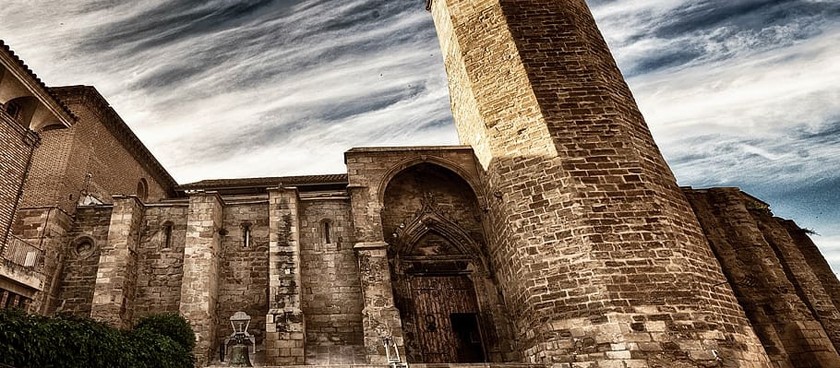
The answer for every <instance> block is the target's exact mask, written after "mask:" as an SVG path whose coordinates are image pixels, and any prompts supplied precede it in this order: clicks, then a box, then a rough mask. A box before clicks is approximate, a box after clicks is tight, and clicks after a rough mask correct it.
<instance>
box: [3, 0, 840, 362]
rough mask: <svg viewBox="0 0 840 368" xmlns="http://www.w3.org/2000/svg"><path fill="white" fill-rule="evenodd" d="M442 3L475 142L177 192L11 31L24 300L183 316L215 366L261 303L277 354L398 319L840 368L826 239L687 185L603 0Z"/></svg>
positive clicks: (47, 306) (10, 197)
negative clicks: (47, 77)
mask: <svg viewBox="0 0 840 368" xmlns="http://www.w3.org/2000/svg"><path fill="white" fill-rule="evenodd" d="M429 10H430V11H431V15H432V16H433V17H434V20H435V24H436V28H437V32H438V36H439V39H440V43H441V48H442V50H443V53H444V63H445V66H446V71H447V74H448V76H449V88H450V91H449V92H450V96H451V102H452V112H453V116H454V119H455V123H456V126H457V129H458V132H459V136H460V137H461V143H462V144H463V145H462V146H445V147H376V148H354V149H351V150H349V151H347V152H346V153H345V163H346V166H347V173H346V174H335V175H313V176H295V177H269V178H251V179H219V180H205V181H201V182H197V183H192V184H184V185H178V184H177V183H175V182H174V180H172V178H171V177H170V176H169V175H168V174H167V172H166V170H165V169H163V168H162V167H161V165H160V164H159V163H158V162H157V161H156V160H155V158H154V157H153V156H152V155H151V154H150V153H149V151H148V150H147V149H146V148H145V147H144V146H143V144H142V143H141V142H140V141H139V140H138V139H137V137H136V136H134V134H133V133H132V132H131V131H130V129H128V128H127V126H126V125H125V123H124V122H123V121H122V120H121V119H120V117H119V116H118V115H117V113H116V112H114V110H113V109H111V108H110V107H109V106H108V103H107V101H105V100H104V99H103V98H102V96H101V95H99V93H98V92H96V90H95V89H94V88H93V87H86V86H74V87H60V88H46V87H44V86H43V85H42V84H40V83H39V82H38V81H37V78H36V77H35V76H34V74H32V73H31V72H29V71H28V69H27V68H26V67H25V65H24V64H23V63H22V62H21V61H20V60H19V59H17V58H16V57H14V54H12V53H11V51H10V50H8V48H5V47H4V48H3V49H2V50H0V56H2V59H1V60H2V62H3V64H2V66H3V69H0V70H2V71H3V74H0V76H3V78H2V79H0V103H2V104H3V106H4V111H5V113H4V114H0V117H2V120H3V124H4V125H3V127H4V128H3V129H4V130H2V131H0V133H2V136H0V138H2V144H3V152H4V155H3V156H2V157H0V159H2V160H4V161H3V162H2V164H3V170H4V177H3V181H2V186H0V190H2V192H0V195H2V202H0V221H2V222H0V225H3V226H4V227H5V228H6V229H8V230H7V231H5V233H8V234H7V235H5V241H4V243H3V258H4V262H3V266H2V267H3V268H0V289H2V291H0V292H2V294H0V295H3V300H2V303H3V306H11V305H23V306H25V307H27V308H28V309H29V310H31V311H33V312H39V313H45V314H51V313H56V312H67V313H74V314H79V315H86V316H91V317H94V318H97V319H100V320H104V321H107V322H109V323H111V324H113V325H116V326H121V327H127V326H130V325H131V324H132V323H133V322H134V321H136V320H137V318H139V317H141V316H143V315H146V314H149V313H157V312H178V313H180V314H182V315H184V316H185V317H187V319H189V320H190V322H191V323H192V325H193V326H194V329H195V331H196V336H197V341H198V344H197V348H196V353H197V356H198V357H199V360H200V364H201V365H206V364H212V363H213V362H214V361H217V360H218V353H217V352H218V350H219V346H220V344H221V343H222V342H223V341H224V338H225V337H226V336H227V335H229V334H230V333H231V332H232V331H231V330H230V327H229V326H230V325H229V323H228V318H229V317H231V316H232V315H233V313H235V312H236V311H244V312H246V313H247V314H249V315H250V316H251V317H252V318H253V320H252V323H251V330H250V332H251V333H252V334H253V335H254V336H255V339H256V354H255V359H256V360H257V361H260V362H265V363H266V364H275V365H293V364H350V363H356V364H374V365H376V364H384V363H386V356H385V349H384V347H383V345H382V338H383V337H391V338H393V340H394V341H395V342H396V345H398V346H399V349H400V351H401V354H402V356H403V358H404V359H405V360H407V361H408V362H409V363H450V364H455V363H478V362H488V363H494V364H505V363H507V364H514V363H527V364H532V365H534V366H547V365H552V366H556V367H838V366H840V355H838V353H837V349H838V348H840V313H838V310H840V282H838V280H837V278H836V277H835V275H834V274H833V272H831V269H830V268H829V265H828V264H827V262H826V261H825V259H824V258H823V257H822V255H821V254H820V252H819V250H818V249H817V248H816V246H815V245H814V244H813V242H811V240H810V239H809V238H808V236H807V233H806V232H805V231H803V230H802V229H800V228H799V227H797V226H796V225H795V224H794V223H793V222H791V221H788V220H783V219H779V218H776V217H774V216H773V215H772V213H771V212H770V210H769V208H768V205H767V204H765V203H763V202H761V201H760V200H758V199H756V198H753V197H752V196H750V195H748V194H746V193H743V192H741V191H740V190H738V189H737V188H710V189H702V190H698V189H692V188H680V187H678V186H677V184H676V180H675V178H674V176H673V174H672V173H671V171H670V169H669V168H668V166H667V164H666V163H665V161H664V159H663V158H662V155H661V154H660V152H659V150H658V148H657V146H656V144H655V143H654V141H653V138H652V137H651V134H650V131H649V129H648V128H647V125H646V123H645V122H644V119H643V118H642V116H641V114H640V112H639V110H638V107H637V106H636V103H635V101H634V100H633V97H632V95H631V93H630V90H629V89H628V87H627V85H626V83H625V81H624V79H623V77H622V76H621V73H620V71H619V70H618V68H617V66H616V65H615V62H614V60H613V59H612V56H611V55H610V52H609V50H608V49H607V46H606V44H605V42H604V40H603V38H602V37H601V35H600V32H599V31H598V29H597V27H596V25H595V22H594V20H593V18H592V16H591V14H590V13H589V10H588V8H587V7H586V4H585V2H584V1H583V0H569V1H564V2H557V1H551V0H516V1H511V0H488V1H477V0H436V1H430V2H429ZM20 86H23V87H20ZM8 91H13V92H8ZM14 91H17V92H14ZM21 96H27V100H26V101H27V102H26V105H25V104H20V105H15V104H14V101H18V100H16V99H17V98H20V97H21ZM9 106H12V108H11V110H10V109H9ZM15 106H19V107H15ZM10 111H11V113H10ZM33 111H34V112H33ZM39 111H40V112H39ZM21 112H23V113H21ZM7 152H9V153H10V154H6V153H7ZM6 172H8V173H9V174H8V175H6V174H5V173H6ZM0 230H3V228H0ZM5 233H0V235H3V234H5ZM22 247H23V248H22ZM27 247H28V248H27ZM24 248H25V250H29V251H27V252H24V253H25V255H24V256H23V257H20V256H19V254H22V253H21V252H20V251H16V250H15V249H24ZM10 250H12V251H10ZM28 254H34V255H35V256H29V255H28ZM7 300H12V302H7Z"/></svg>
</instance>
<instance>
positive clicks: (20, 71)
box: [0, 40, 77, 127]
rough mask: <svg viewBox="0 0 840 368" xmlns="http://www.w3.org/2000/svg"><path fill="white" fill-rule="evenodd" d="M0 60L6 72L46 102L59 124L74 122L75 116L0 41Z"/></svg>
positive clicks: (69, 124)
mask: <svg viewBox="0 0 840 368" xmlns="http://www.w3.org/2000/svg"><path fill="white" fill-rule="evenodd" d="M0 59H2V61H3V65H6V66H7V70H8V71H9V72H11V73H12V74H14V76H15V78H16V79H17V80H19V81H20V82H21V83H23V84H24V85H25V86H26V88H27V89H28V90H29V91H30V92H32V93H33V94H35V95H36V96H37V97H38V98H39V99H40V100H41V101H44V102H46V103H45V104H44V105H46V107H47V108H48V109H50V112H52V113H53V115H55V116H56V117H58V118H59V120H61V123H63V124H64V125H65V126H68V127H69V126H71V125H73V123H74V122H76V120H77V119H76V115H74V114H73V112H72V111H70V109H69V108H67V106H66V105H64V104H63V103H62V102H61V100H59V99H58V98H57V97H56V96H55V95H54V94H53V93H52V92H51V91H50V89H49V88H48V87H47V86H46V85H45V84H44V82H42V81H41V78H38V76H37V75H36V74H35V72H33V71H32V69H29V66H27V65H26V63H24V62H23V60H21V58H20V57H18V56H17V55H16V54H15V52H14V51H12V49H11V48H9V45H7V44H6V43H5V42H3V40H0Z"/></svg>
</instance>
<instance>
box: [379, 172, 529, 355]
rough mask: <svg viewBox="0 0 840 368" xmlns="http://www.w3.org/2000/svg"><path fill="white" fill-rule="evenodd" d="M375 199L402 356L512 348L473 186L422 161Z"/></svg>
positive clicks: (395, 178)
mask: <svg viewBox="0 0 840 368" xmlns="http://www.w3.org/2000/svg"><path fill="white" fill-rule="evenodd" d="M382 198H383V209H382V224H383V231H384V236H385V239H386V240H387V241H388V243H389V247H388V259H389V266H390V271H391V280H392V288H393V292H394V301H395V304H396V306H397V309H398V310H399V312H400V318H401V322H402V327H403V332H404V334H405V342H406V354H407V356H408V360H409V362H412V363H452V362H458V363H479V362H491V361H493V362H500V361H502V359H503V358H502V356H504V355H506V354H509V353H510V352H512V351H515V349H514V347H513V342H512V341H511V339H510V338H509V336H511V334H510V328H509V327H510V326H508V322H507V321H509V318H508V317H507V313H506V311H505V310H504V307H503V302H502V301H501V300H500V298H499V293H498V288H497V286H496V282H495V280H494V279H493V276H492V269H491V267H490V265H489V264H488V262H487V260H488V259H489V257H488V256H487V254H486V246H485V244H486V235H485V232H486V231H485V227H484V223H483V208H482V206H480V205H479V201H478V197H477V196H476V194H475V192H474V190H473V186H472V185H470V184H469V183H468V182H467V181H466V180H465V179H464V178H463V177H462V176H461V175H459V173H456V172H455V171H453V170H450V169H448V168H446V167H443V166H440V165H437V164H434V163H430V162H424V163H419V164H414V165H411V166H408V167H406V168H405V169H403V170H402V171H400V172H397V173H396V174H394V175H393V176H392V178H391V180H390V181H389V182H387V184H386V186H385V189H384V192H383V193H382Z"/></svg>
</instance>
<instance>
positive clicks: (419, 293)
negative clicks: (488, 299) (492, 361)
mask: <svg viewBox="0 0 840 368" xmlns="http://www.w3.org/2000/svg"><path fill="white" fill-rule="evenodd" d="M409 283H410V285H409V287H410V289H411V294H412V299H413V301H414V303H413V304H414V309H415V310H414V318H415V326H416V328H417V339H418V341H417V345H418V346H419V347H420V350H421V352H422V355H423V362H424V363H474V362H483V361H484V352H483V345H482V343H481V337H480V327H479V325H478V305H477V303H476V298H475V290H474V288H473V284H472V281H471V280H470V279H469V277H467V276H465V275H446V276H437V275H433V276H431V275H422V276H420V275H418V276H411V277H410V281H409ZM470 321H473V322H470ZM453 324H454V326H453Z"/></svg>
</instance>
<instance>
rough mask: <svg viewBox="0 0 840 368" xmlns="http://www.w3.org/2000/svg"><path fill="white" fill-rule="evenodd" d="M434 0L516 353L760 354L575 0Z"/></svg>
mask: <svg viewBox="0 0 840 368" xmlns="http://www.w3.org/2000/svg"><path fill="white" fill-rule="evenodd" d="M432 14H433V17H434V19H435V24H436V27H437V30H438V35H439V38H440V41H441V48H442V50H443V53H444V63H445V66H446V69H447V74H448V76H449V86H450V96H451V97H452V112H453V116H454V118H455V122H456V126H457V128H458V132H459V136H460V138H461V142H462V143H465V144H469V145H471V146H472V147H473V148H474V149H475V151H476V155H477V156H478V159H479V161H480V163H481V168H482V172H481V173H480V178H481V181H482V185H483V186H484V191H485V192H486V193H492V194H494V198H491V199H489V200H488V207H489V212H488V213H489V219H488V223H489V227H490V228H492V229H494V232H493V233H492V234H491V236H490V237H489V239H488V248H489V249H488V253H489V254H490V257H491V261H492V262H493V264H494V266H495V268H496V270H497V273H496V276H497V277H498V282H499V285H500V286H501V289H502V293H503V295H504V296H505V301H506V303H507V305H508V307H509V308H510V309H511V310H514V311H516V313H515V315H514V316H513V319H514V322H515V324H516V329H517V331H516V333H517V336H518V340H519V344H520V347H519V348H520V351H522V352H523V354H524V358H525V359H527V360H528V361H531V362H544V363H560V362H569V361H577V362H592V363H593V364H594V363H595V362H605V361H609V360H613V357H608V356H607V355H606V354H605V353H603V352H601V351H599V350H598V349H597V342H603V343H620V342H626V341H627V340H628V337H632V341H633V342H638V343H646V344H648V345H649V348H650V349H642V348H641V347H640V346H628V350H629V351H630V352H631V354H634V356H633V357H634V358H636V359H641V360H643V359H654V356H657V357H658V356H661V357H662V358H663V362H675V361H679V360H683V357H685V356H691V354H694V355H693V356H694V357H695V358H696V359H701V358H702V357H709V356H712V355H713V354H711V352H712V351H719V352H720V354H722V355H724V356H725V357H726V359H728V360H732V361H736V362H739V364H741V365H742V366H762V365H765V364H767V357H766V355H765V353H764V351H763V349H762V348H761V345H760V343H759V341H758V339H757V338H756V336H755V334H754V333H753V331H752V329H751V328H750V325H749V321H748V320H747V319H746V317H745V316H744V312H743V310H742V309H741V307H740V306H739V305H738V303H737V301H736V300H735V298H734V295H733V293H732V290H731V289H730V288H729V287H728V286H727V285H726V284H725V283H724V284H723V285H721V286H722V287H715V285H716V284H719V283H720V282H721V281H722V280H724V278H723V274H722V272H721V270H720V267H719V265H718V264H717V262H715V258H714V255H713V254H712V252H711V251H710V249H709V248H708V245H707V243H706V241H705V239H704V238H703V236H702V233H701V230H700V227H699V225H698V224H697V221H696V218H695V217H694V214H693V213H692V212H691V208H690V207H689V205H688V203H687V202H686V200H685V198H684V196H683V195H682V193H681V192H680V190H679V188H678V187H677V185H676V181H675V179H674V177H673V175H672V174H671V171H670V170H669V169H668V167H667V165H666V163H665V161H664V159H663V158H662V156H661V154H660V153H659V150H658V148H657V147H656V145H655V144H654V142H653V139H652V137H651V136H650V132H649V130H648V128H647V126H646V124H645V122H644V120H643V118H642V117H641V114H640V113H639V111H638V108H637V106H636V104H635V101H634V100H633V97H632V95H631V93H630V91H629V89H628V88H627V85H626V83H625V82H624V79H623V78H622V76H621V74H620V72H619V70H618V68H617V67H616V65H615V62H614V60H613V59H612V56H611V55H610V52H609V50H608V48H607V46H606V43H605V42H604V40H603V38H602V37H601V35H600V32H599V31H598V29H597V27H596V25H595V22H594V20H593V18H592V16H591V14H590V12H589V9H588V8H587V6H586V3H585V2H584V1H583V0H574V1H563V2H557V1H550V0H527V1H519V0H518V1H509V0H495V1H493V0H486V1H469V0H436V1H434V2H433V3H432ZM634 319H637V320H639V321H640V322H645V321H650V320H652V319H653V320H658V319H661V320H664V321H666V322H668V324H667V326H668V329H667V330H668V331H667V333H666V334H665V336H668V341H666V342H667V343H668V344H669V345H668V346H670V347H673V348H664V347H663V344H664V342H663V343H659V342H657V343H656V344H653V342H654V341H655V338H656V336H655V335H654V334H653V333H652V332H649V331H639V332H636V333H632V335H629V336H628V335H627V334H630V333H631V332H630V331H632V328H631V321H633V320H634ZM572 326H576V327H579V328H581V329H582V334H583V335H582V336H581V337H580V338H574V337H568V336H567V335H566V334H565V333H564V330H565V329H568V328H570V327H572ZM613 329H615V330H616V331H619V332H620V333H610V332H609V331H612V330H613ZM710 331H711V332H722V333H724V335H725V336H726V339H725V340H721V341H717V340H707V339H704V338H703V337H702V336H703V334H704V333H707V332H710ZM599 340H600V341H599ZM701 353H702V354H701ZM705 353H709V354H705ZM656 359H659V358H656ZM713 362H714V361H713V360H709V359H706V362H702V361H697V362H695V363H693V364H707V363H708V364H712V363H713ZM599 364H600V363H599Z"/></svg>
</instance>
